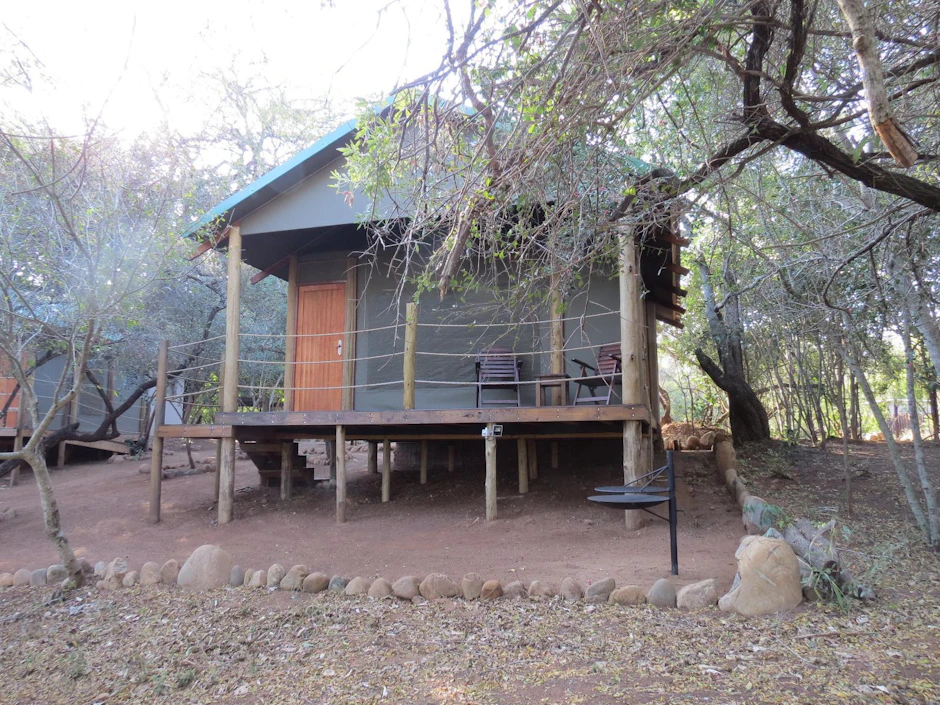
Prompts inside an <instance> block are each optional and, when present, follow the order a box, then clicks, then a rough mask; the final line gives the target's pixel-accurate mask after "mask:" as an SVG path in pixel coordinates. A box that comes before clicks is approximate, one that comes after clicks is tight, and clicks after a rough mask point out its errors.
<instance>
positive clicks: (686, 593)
mask: <svg viewBox="0 0 940 705" xmlns="http://www.w3.org/2000/svg"><path fill="white" fill-rule="evenodd" d="M717 602H718V581H717V580H715V579H714V578H709V579H708V580H700V581H698V582H697V583H692V584H690V585H686V586H685V587H683V588H681V589H680V590H679V592H678V594H677V595H676V606H677V607H678V608H679V609H683V610H700V609H704V608H706V607H711V606H713V605H715V604H717Z"/></svg>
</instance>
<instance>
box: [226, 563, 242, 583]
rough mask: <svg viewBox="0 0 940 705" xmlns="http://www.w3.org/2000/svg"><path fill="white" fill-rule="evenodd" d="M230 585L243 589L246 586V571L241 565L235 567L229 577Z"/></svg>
mask: <svg viewBox="0 0 940 705" xmlns="http://www.w3.org/2000/svg"><path fill="white" fill-rule="evenodd" d="M228 584H229V585H231V586H232V587H241V586H242V585H244V584H245V569H244V568H242V567H241V566H240V565H233V566H232V572H231V573H229V576H228Z"/></svg>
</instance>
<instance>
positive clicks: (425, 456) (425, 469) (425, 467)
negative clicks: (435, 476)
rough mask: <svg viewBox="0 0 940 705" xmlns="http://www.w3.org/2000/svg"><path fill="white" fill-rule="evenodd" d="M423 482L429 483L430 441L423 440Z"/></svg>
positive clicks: (423, 483) (424, 483)
mask: <svg viewBox="0 0 940 705" xmlns="http://www.w3.org/2000/svg"><path fill="white" fill-rule="evenodd" d="M421 484H422V485H426V484H428V442H427V441H421Z"/></svg>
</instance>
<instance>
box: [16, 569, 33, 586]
mask: <svg viewBox="0 0 940 705" xmlns="http://www.w3.org/2000/svg"><path fill="white" fill-rule="evenodd" d="M31 575H32V573H31V572H30V571H28V570H27V569H26V568H20V569H19V570H18V571H16V572H15V573H14V574H13V587H27V586H28V585H29V578H30V576H31Z"/></svg>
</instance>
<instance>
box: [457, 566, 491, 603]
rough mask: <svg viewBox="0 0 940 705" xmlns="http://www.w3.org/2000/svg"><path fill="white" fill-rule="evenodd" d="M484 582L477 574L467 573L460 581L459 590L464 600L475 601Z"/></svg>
mask: <svg viewBox="0 0 940 705" xmlns="http://www.w3.org/2000/svg"><path fill="white" fill-rule="evenodd" d="M485 582H486V581H485V580H484V579H483V578H482V577H481V576H480V575H479V574H478V573H467V574H466V575H465V576H463V579H462V580H461V581H460V590H461V592H462V593H463V597H464V599H465V600H476V599H478V598H479V597H480V595H481V594H482V592H483V583H485Z"/></svg>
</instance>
